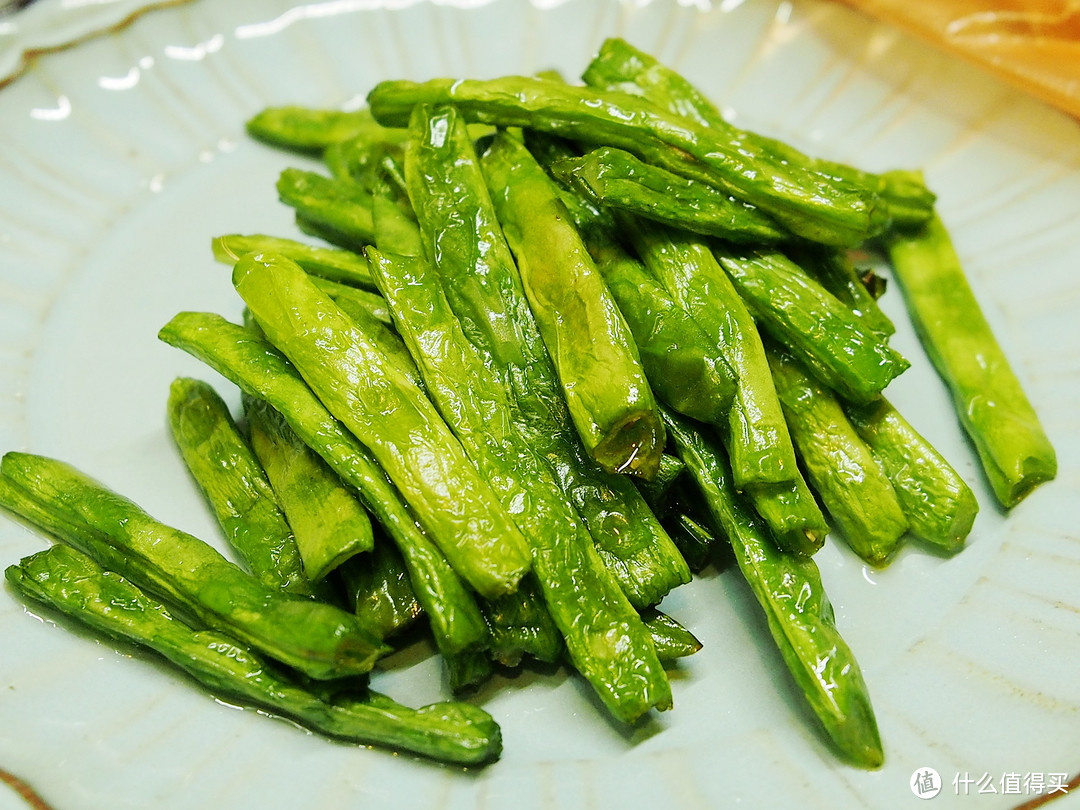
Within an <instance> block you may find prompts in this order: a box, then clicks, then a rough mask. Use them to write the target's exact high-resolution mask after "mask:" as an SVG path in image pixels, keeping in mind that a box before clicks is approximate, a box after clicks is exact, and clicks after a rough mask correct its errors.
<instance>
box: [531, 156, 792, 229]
mask: <svg viewBox="0 0 1080 810" xmlns="http://www.w3.org/2000/svg"><path fill="white" fill-rule="evenodd" d="M552 172H553V173H554V175H555V176H556V177H558V178H559V179H560V180H562V181H563V182H565V183H567V184H568V185H571V186H573V187H574V188H575V189H577V190H578V191H580V192H582V193H584V194H585V195H586V196H587V197H588V198H589V199H591V200H592V201H594V202H596V203H597V204H599V205H603V206H606V207H609V208H617V209H619V210H621V211H625V212H626V213H627V214H632V215H634V216H640V217H643V218H645V219H649V220H653V221H655V222H660V223H663V224H665V225H669V226H671V227H674V228H680V229H682V230H686V231H690V232H691V233H696V234H700V235H702V236H717V237H721V238H723V239H727V240H728V241H731V242H737V243H753V244H761V245H768V244H777V243H779V242H783V241H790V240H791V239H792V238H793V237H792V235H791V234H790V233H789V232H788V231H787V230H785V229H784V228H781V227H780V226H779V225H777V224H776V222H774V221H773V220H772V219H771V218H769V217H767V216H766V215H765V214H763V213H762V212H761V211H760V210H758V209H757V208H754V207H753V206H752V205H749V204H747V203H745V202H742V201H741V200H738V199H736V198H735V197H733V196H731V195H730V194H727V193H725V192H724V191H721V190H720V189H717V188H715V187H714V186H710V185H708V184H706V183H702V182H700V181H698V180H691V179H689V178H686V177H681V176H680V175H677V174H675V173H674V172H670V171H667V170H666V169H661V168H659V167H658V166H652V165H650V164H648V163H645V162H644V161H643V160H640V159H638V158H636V157H634V156H633V155H632V154H630V153H629V152H627V151H625V150H623V149H613V148H611V147H600V148H598V149H593V150H591V151H589V152H587V153H585V154H584V155H583V156H581V157H577V158H568V159H565V160H562V161H560V162H558V163H556V164H555V165H554V166H552Z"/></svg>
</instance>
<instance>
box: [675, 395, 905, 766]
mask: <svg viewBox="0 0 1080 810" xmlns="http://www.w3.org/2000/svg"><path fill="white" fill-rule="evenodd" d="M664 417H665V421H666V422H667V425H668V432H669V434H670V435H671V437H672V439H673V441H674V442H675V446H676V448H677V450H678V453H679V457H680V458H681V459H682V460H683V462H684V463H685V464H686V466H687V470H688V472H689V473H690V474H691V475H692V476H693V478H694V480H695V482H696V483H697V487H698V489H699V491H700V492H701V495H702V497H703V498H704V500H705V504H706V506H707V508H708V509H709V512H710V513H711V514H712V516H713V519H714V520H715V521H716V523H717V524H719V525H720V526H722V527H723V530H724V532H725V533H726V534H727V537H728V541H729V542H730V543H731V547H732V549H733V550H734V552H735V559H736V562H737V563H738V565H739V570H740V571H741V572H742V574H743V576H744V578H745V579H746V582H747V584H748V585H749V586H750V589H751V591H753V593H754V596H755V597H756V598H757V601H758V603H759V604H760V605H761V607H762V609H763V610H764V611H765V618H766V620H767V621H768V624H769V631H770V632H771V634H772V637H773V641H775V642H776V645H777V647H778V648H779V650H780V654H781V656H782V658H783V659H784V663H785V664H786V665H787V668H788V671H789V672H790V673H791V675H792V678H793V679H794V680H795V683H796V685H797V686H798V687H799V689H800V690H801V691H802V693H803V695H804V696H805V698H806V701H807V703H808V704H809V706H810V708H811V710H812V711H813V712H814V714H815V715H816V716H817V718H818V720H819V721H820V722H821V724H822V726H823V727H824V729H825V731H826V733H827V734H828V735H829V738H830V739H831V740H832V742H833V744H834V745H835V747H836V749H837V750H838V751H839V752H840V753H841V754H842V755H844V756H845V757H846V758H848V759H849V760H850V761H851V762H852V763H853V764H855V765H858V766H859V767H862V768H879V767H881V764H882V761H883V759H884V755H883V752H882V748H881V738H880V736H879V733H878V728H877V721H876V720H875V718H874V710H873V707H872V706H871V704H870V696H869V694H868V692H867V689H866V684H865V682H864V681H863V676H862V672H861V670H860V669H859V665H858V663H857V662H856V660H855V656H854V654H853V653H852V652H851V649H850V648H849V647H848V645H847V644H846V643H845V642H844V639H843V638H842V637H841V636H840V633H839V631H838V630H837V628H836V622H835V618H834V615H833V609H832V605H831V604H830V603H829V600H828V597H827V596H826V594H825V590H824V588H823V587H822V584H821V575H820V572H819V571H818V568H817V566H816V565H815V564H814V562H813V560H812V559H810V558H809V557H805V556H801V555H794V554H786V553H784V552H781V551H778V550H777V549H776V547H775V546H774V545H773V543H772V540H771V538H770V537H769V534H768V531H767V530H766V529H765V528H764V527H763V526H762V525H761V523H760V522H759V521H758V520H757V519H755V517H754V515H753V514H752V513H751V512H750V510H748V509H747V508H746V507H745V506H744V505H743V504H742V503H741V502H740V500H739V498H738V496H737V494H736V492H735V488H734V486H733V482H732V476H731V469H730V467H729V466H728V464H727V459H726V457H725V456H724V453H723V450H722V449H721V447H720V446H719V444H718V443H715V442H711V441H709V440H708V439H707V438H706V437H704V436H703V435H702V434H701V433H699V432H697V431H695V430H694V429H693V428H692V427H690V426H689V424H688V423H686V422H685V421H683V420H681V419H680V418H679V417H677V416H675V415H674V414H672V413H670V412H668V411H665V412H664Z"/></svg>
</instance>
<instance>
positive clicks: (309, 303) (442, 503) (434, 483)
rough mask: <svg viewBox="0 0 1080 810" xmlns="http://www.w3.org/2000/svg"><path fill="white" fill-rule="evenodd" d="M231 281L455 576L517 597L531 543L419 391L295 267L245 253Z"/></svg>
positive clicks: (485, 590)
mask: <svg viewBox="0 0 1080 810" xmlns="http://www.w3.org/2000/svg"><path fill="white" fill-rule="evenodd" d="M233 284H234V286H235V287H236V289H237V292H239V294H240V297H241V298H243V299H244V302H245V303H246V304H247V305H248V307H249V308H250V309H251V310H252V312H253V313H254V315H255V319H256V321H257V322H258V323H259V325H260V326H261V327H262V329H263V331H264V332H265V333H266V335H267V337H268V338H269V340H270V342H271V343H273V344H274V345H275V346H276V347H277V348H278V349H279V350H280V351H281V352H282V353H283V354H284V355H285V356H286V357H288V358H289V360H290V361H291V362H292V363H293V365H294V366H295V367H296V368H297V370H298V371H299V372H300V373H301V375H303V376H304V378H305V380H307V382H308V384H309V385H310V386H311V387H312V389H313V390H314V391H315V392H316V394H317V395H318V396H319V399H320V400H322V402H323V403H324V404H325V405H326V407H327V410H329V411H330V412H331V413H332V414H333V415H334V416H335V417H336V418H337V419H339V420H340V421H341V422H342V424H344V425H345V426H346V427H347V428H348V429H349V431H350V432H352V433H353V435H355V436H356V437H357V438H358V439H360V441H361V442H362V443H363V444H364V445H365V446H366V447H368V448H369V449H370V450H371V452H372V454H373V455H374V456H375V457H376V458H377V459H378V461H379V464H380V466H382V468H383V469H384V470H385V471H386V473H387V475H388V476H389V477H390V480H391V481H393V483H394V485H395V486H396V487H397V488H398V489H399V491H401V493H402V495H403V496H404V498H405V499H406V501H407V502H408V503H409V505H410V506H412V507H413V509H414V510H415V511H416V514H417V517H418V519H419V520H420V522H421V523H422V524H423V525H424V526H425V528H426V529H427V530H428V531H429V532H430V533H431V537H432V540H433V541H434V542H435V543H436V544H437V545H438V546H439V548H440V549H441V550H442V552H443V553H444V554H445V555H446V557H447V559H448V560H449V561H450V564H451V565H452V566H454V568H455V570H457V571H458V573H459V574H460V575H461V576H462V577H463V578H464V579H465V580H466V581H467V582H468V583H469V584H470V585H472V586H473V588H475V589H476V591H477V592H478V593H480V594H481V595H483V596H486V597H489V598H490V597H494V596H498V595H500V594H505V593H511V592H513V591H514V590H515V589H516V588H517V583H518V581H519V580H520V579H521V577H522V575H523V574H524V573H525V571H527V570H528V569H529V566H530V564H531V555H530V553H529V548H528V543H527V541H526V540H525V538H524V537H522V535H521V533H520V532H519V531H518V529H517V528H516V527H515V526H514V524H513V521H512V520H511V519H510V517H509V516H508V515H507V514H506V512H505V511H504V510H503V508H502V506H501V505H500V504H499V502H498V500H497V498H496V497H495V496H494V494H493V493H492V492H491V489H490V487H489V486H488V484H487V483H486V482H485V481H484V480H483V479H482V478H481V477H480V476H479V475H478V474H477V472H476V469H475V467H473V466H472V464H471V462H470V461H469V460H468V458H467V457H466V455H465V452H464V450H463V449H462V447H461V444H460V443H459V442H458V440H457V439H456V438H455V437H454V436H453V434H452V433H451V432H450V430H449V429H448V428H447V426H446V423H445V422H444V421H443V420H442V417H441V416H439V414H438V412H437V411H436V410H435V408H434V406H433V405H432V404H431V403H430V401H429V400H428V399H427V397H426V396H425V395H424V393H423V391H421V390H420V389H419V388H417V387H416V386H415V385H414V384H413V383H412V381H411V380H410V379H409V378H408V377H407V376H406V375H405V374H403V373H402V372H401V371H400V370H399V369H398V367H397V365H396V364H395V363H393V362H392V361H391V360H390V359H389V358H388V357H387V355H386V354H385V353H384V352H383V351H382V350H381V349H380V348H379V346H378V345H377V343H375V342H374V341H373V340H372V339H371V338H370V337H369V336H368V335H367V334H366V333H365V332H364V331H363V330H362V329H361V328H359V327H358V325H357V324H356V322H355V321H353V320H352V319H351V318H349V317H348V316H347V315H346V314H345V313H343V312H342V311H341V310H340V309H338V308H337V306H336V305H335V304H334V303H333V302H332V301H331V300H330V299H329V298H328V297H327V296H325V295H324V294H322V293H321V292H320V291H319V289H318V288H317V287H316V286H315V285H314V284H312V283H311V282H310V281H309V280H308V277H307V274H306V273H304V271H303V270H301V269H300V267H299V266H297V265H296V264H295V263H294V262H291V261H289V260H288V259H285V258H280V257H279V258H274V257H270V256H267V255H265V254H264V255H263V256H261V257H260V258H259V259H255V258H252V257H251V256H245V257H243V258H241V259H240V261H239V262H237V264H236V267H235V268H234V269H233ZM389 414H393V417H394V418H393V419H392V420H388V419H387V418H386V417H387V415H389Z"/></svg>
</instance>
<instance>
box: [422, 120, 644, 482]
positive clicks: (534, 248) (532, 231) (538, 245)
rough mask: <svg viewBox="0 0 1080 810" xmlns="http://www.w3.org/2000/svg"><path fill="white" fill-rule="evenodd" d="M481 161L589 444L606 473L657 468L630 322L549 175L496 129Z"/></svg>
mask: <svg viewBox="0 0 1080 810" xmlns="http://www.w3.org/2000/svg"><path fill="white" fill-rule="evenodd" d="M418 109H422V108H418ZM483 169H484V175H485V178H486V179H487V184H488V188H489V189H490V190H491V194H492V202H493V203H494V205H495V210H496V213H497V215H498V217H499V221H500V222H501V223H502V227H503V233H504V234H505V235H506V238H507V242H508V243H509V244H510V248H511V250H512V251H513V252H514V256H515V258H516V259H517V265H518V270H519V272H520V274H521V280H522V284H523V287H524V289H525V294H526V296H527V297H528V299H529V304H530V306H531V309H532V311H533V315H534V316H535V318H536V323H537V326H539V328H540V334H541V336H542V337H543V339H544V345H545V346H547V349H548V354H549V355H550V356H551V358H552V361H553V363H554V365H555V369H556V372H557V373H558V376H559V380H560V382H561V384H562V389H563V394H564V396H565V397H566V400H567V405H568V406H569V410H570V415H571V418H572V419H573V421H574V425H575V426H576V427H577V429H578V434H579V435H580V436H581V439H582V441H583V443H584V444H585V447H586V449H587V450H588V451H589V453H590V454H591V455H592V456H593V458H595V459H596V461H597V463H598V464H600V466H601V467H603V468H604V469H606V470H608V471H610V472H627V473H633V474H635V475H640V476H641V477H643V478H651V477H653V476H654V475H655V474H656V465H657V464H658V463H659V459H660V453H661V452H662V451H663V446H664V431H663V426H662V424H661V422H660V418H659V416H658V414H657V412H656V402H655V399H654V398H653V393H652V389H651V388H650V386H649V383H648V380H647V379H646V377H645V371H644V369H643V368H642V367H641V360H640V357H639V356H638V353H637V350H636V346H635V345H634V342H633V337H632V335H631V333H630V329H629V327H628V326H627V324H626V321H625V319H624V318H623V317H622V315H621V313H620V312H619V310H618V307H617V306H616V305H615V302H614V300H612V298H611V294H610V292H609V291H608V289H607V287H606V285H605V284H604V281H603V278H602V276H601V275H600V273H599V271H598V270H597V269H596V265H595V263H594V262H593V261H592V259H591V257H590V256H589V254H588V251H587V250H586V248H585V246H584V244H583V243H582V242H581V239H580V236H579V235H578V233H577V231H576V230H575V229H574V227H573V225H572V224H571V223H570V222H569V220H568V217H567V213H566V209H565V207H564V206H563V204H562V202H561V201H560V200H559V198H558V194H557V193H556V192H555V190H554V188H553V187H552V184H551V180H550V179H549V178H548V177H547V175H546V174H545V173H544V171H543V169H542V168H541V167H540V165H539V164H538V163H536V161H535V159H534V158H533V157H532V155H531V154H529V152H528V150H526V149H525V146H524V144H523V143H521V141H519V140H517V139H516V138H513V137H510V136H507V135H498V136H496V139H495V142H494V144H493V145H492V147H491V148H490V149H489V150H488V151H487V153H486V154H485V156H484V161H483Z"/></svg>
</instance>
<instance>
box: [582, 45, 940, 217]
mask: <svg viewBox="0 0 1080 810" xmlns="http://www.w3.org/2000/svg"><path fill="white" fill-rule="evenodd" d="M582 78H583V79H584V80H585V82H586V83H587V84H589V85H592V86H594V87H600V88H612V89H619V90H622V91H624V92H632V93H639V94H641V95H642V96H644V97H645V98H646V99H648V100H649V101H651V102H653V103H654V104H656V105H658V106H660V107H663V108H664V109H667V110H668V111H669V112H671V113H674V114H676V115H680V116H685V117H686V118H688V119H689V120H692V121H695V122H696V123H698V124H701V125H702V126H706V127H709V128H710V129H712V130H713V131H714V132H716V133H718V134H719V135H720V136H722V137H723V138H724V139H725V140H726V141H728V142H729V143H731V144H732V146H733V147H735V148H741V149H746V148H752V149H757V150H762V151H765V152H768V153H770V154H772V155H775V156H776V157H777V158H778V159H780V160H783V161H785V162H787V163H790V164H793V165H796V166H800V167H804V168H806V169H810V170H812V171H815V172H818V173H820V174H823V175H826V176H829V177H836V178H840V179H843V180H846V181H848V182H851V183H854V184H856V185H858V186H861V187H865V188H870V189H874V190H875V191H876V192H877V193H878V194H879V195H880V197H881V200H882V202H883V203H884V204H885V207H887V210H888V213H889V217H890V218H891V219H892V221H893V222H894V223H896V224H897V225H900V226H903V227H911V226H913V225H919V224H921V223H923V222H926V220H927V219H928V218H929V217H930V215H931V213H932V211H933V205H934V199H935V197H934V194H933V193H932V192H931V191H930V190H929V189H927V187H926V184H925V183H924V182H923V179H922V175H921V174H920V173H919V172H917V171H906V170H893V171H887V172H884V173H883V174H872V173H870V172H864V171H861V170H859V169H856V168H855V167H853V166H849V165H847V164H844V163H838V162H836V161H831V160H824V159H822V158H812V157H808V156H807V155H805V154H803V153H802V152H800V151H798V150H797V149H795V148H794V147H793V146H791V145H790V144H787V143H785V142H783V141H779V140H776V139H775V138H768V137H766V136H763V135H760V134H758V133H755V132H749V131H746V130H741V129H738V128H736V127H734V126H733V125H731V124H730V123H728V121H727V120H726V119H725V118H724V117H723V116H722V115H721V114H720V112H719V110H717V108H716V106H715V105H714V104H713V103H712V102H711V101H709V100H708V99H707V98H706V97H705V96H704V95H703V94H702V93H700V92H699V91H698V90H697V89H696V88H695V87H694V86H693V85H692V84H691V83H690V82H689V81H687V80H686V78H685V77H683V76H681V75H679V74H678V73H677V72H675V71H674V70H672V69H671V68H669V67H667V66H665V65H663V64H662V63H660V62H659V61H658V60H657V59H656V58H655V57H653V56H650V55H649V54H647V53H644V52H642V51H640V50H638V49H637V48H635V47H633V46H632V45H630V44H629V43H627V42H626V41H625V40H622V39H617V38H611V39H607V40H605V41H604V43H603V44H602V45H601V46H600V50H599V52H598V53H597V55H596V56H595V57H594V58H593V60H592V61H591V62H590V63H589V65H588V67H587V68H586V69H585V72H584V74H583V75H582Z"/></svg>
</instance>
